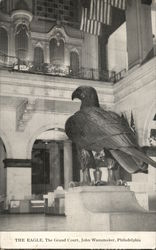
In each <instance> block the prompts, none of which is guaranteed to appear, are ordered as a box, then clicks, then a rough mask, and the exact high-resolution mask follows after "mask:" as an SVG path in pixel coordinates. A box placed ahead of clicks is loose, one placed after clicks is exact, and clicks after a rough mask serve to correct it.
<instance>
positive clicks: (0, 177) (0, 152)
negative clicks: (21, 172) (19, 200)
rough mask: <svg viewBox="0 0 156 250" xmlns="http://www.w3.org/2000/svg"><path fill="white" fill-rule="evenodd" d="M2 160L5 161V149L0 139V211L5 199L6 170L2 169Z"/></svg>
mask: <svg viewBox="0 0 156 250" xmlns="http://www.w3.org/2000/svg"><path fill="white" fill-rule="evenodd" d="M4 159H6V149H5V145H4V143H3V141H2V139H1V138H0V211H2V210H3V209H4V201H5V197H6V169H5V168H4V162H3V161H4Z"/></svg>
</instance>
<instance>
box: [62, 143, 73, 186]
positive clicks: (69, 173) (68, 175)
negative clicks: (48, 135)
mask: <svg viewBox="0 0 156 250" xmlns="http://www.w3.org/2000/svg"><path fill="white" fill-rule="evenodd" d="M72 165H73V163H72V144H71V142H70V141H65V142H64V188H65V189H68V186H69V183H70V182H71V181H72V180H73V166H72Z"/></svg>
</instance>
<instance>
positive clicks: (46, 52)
mask: <svg viewBox="0 0 156 250" xmlns="http://www.w3.org/2000/svg"><path fill="white" fill-rule="evenodd" d="M49 53H50V52H49V41H48V42H45V45H44V62H45V63H50V54H49Z"/></svg>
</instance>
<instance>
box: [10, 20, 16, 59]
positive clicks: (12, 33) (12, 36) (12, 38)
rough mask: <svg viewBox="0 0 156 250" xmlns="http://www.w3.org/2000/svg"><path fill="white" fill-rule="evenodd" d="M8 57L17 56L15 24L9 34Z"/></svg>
mask: <svg viewBox="0 0 156 250" xmlns="http://www.w3.org/2000/svg"><path fill="white" fill-rule="evenodd" d="M8 55H9V56H16V53H15V30H14V26H13V24H12V25H11V27H10V31H9V32H8Z"/></svg>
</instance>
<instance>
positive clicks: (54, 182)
mask: <svg viewBox="0 0 156 250" xmlns="http://www.w3.org/2000/svg"><path fill="white" fill-rule="evenodd" d="M49 153H50V185H51V187H52V190H53V191H54V190H55V189H56V188H57V187H58V186H60V185H61V172H60V171H61V170H60V153H59V146H58V144H57V143H56V142H53V143H51V145H50V149H49Z"/></svg>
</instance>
